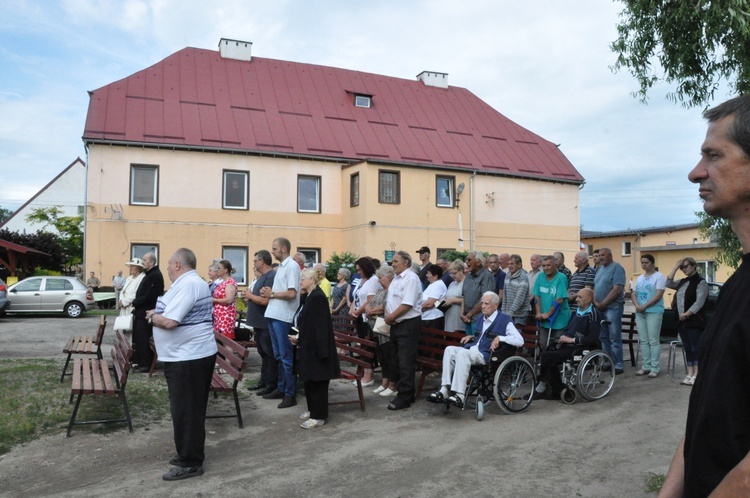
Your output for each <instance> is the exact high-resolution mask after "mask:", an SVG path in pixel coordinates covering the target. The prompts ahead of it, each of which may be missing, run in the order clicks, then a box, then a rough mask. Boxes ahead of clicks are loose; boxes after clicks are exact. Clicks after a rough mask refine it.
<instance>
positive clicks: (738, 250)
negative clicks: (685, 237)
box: [695, 211, 742, 269]
mask: <svg viewBox="0 0 750 498" xmlns="http://www.w3.org/2000/svg"><path fill="white" fill-rule="evenodd" d="M695 215H696V216H697V217H698V223H699V224H698V233H700V235H701V237H703V238H706V239H708V240H710V241H715V242H716V245H717V248H716V255H715V257H716V262H717V263H718V264H720V265H727V266H729V267H731V268H734V269H737V267H738V266H739V265H740V262H741V261H742V246H741V245H740V240H739V239H738V238H737V235H735V233H734V232H733V231H732V225H731V224H730V223H729V220H726V219H724V218H716V217H715V216H711V215H709V214H706V213H705V212H703V211H697V212H696V213H695Z"/></svg>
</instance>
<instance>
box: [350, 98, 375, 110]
mask: <svg viewBox="0 0 750 498" xmlns="http://www.w3.org/2000/svg"><path fill="white" fill-rule="evenodd" d="M354 105H355V106H356V107H366V108H368V109H369V108H370V107H372V97H371V96H369V95H355V96H354Z"/></svg>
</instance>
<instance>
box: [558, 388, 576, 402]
mask: <svg viewBox="0 0 750 498" xmlns="http://www.w3.org/2000/svg"><path fill="white" fill-rule="evenodd" d="M560 399H561V400H562V402H563V403H565V404H566V405H572V404H573V403H575V402H576V399H578V393H577V392H576V390H575V389H563V390H562V392H561V393H560Z"/></svg>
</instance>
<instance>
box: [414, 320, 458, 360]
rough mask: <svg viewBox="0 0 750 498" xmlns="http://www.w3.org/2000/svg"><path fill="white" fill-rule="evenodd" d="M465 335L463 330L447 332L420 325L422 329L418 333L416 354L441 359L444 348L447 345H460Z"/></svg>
mask: <svg viewBox="0 0 750 498" xmlns="http://www.w3.org/2000/svg"><path fill="white" fill-rule="evenodd" d="M465 336H466V334H464V333H463V332H448V331H445V330H438V329H431V328H427V327H422V331H421V332H420V333H419V346H418V349H417V351H418V352H417V354H418V355H419V356H427V357H430V358H435V359H441V358H442V357H443V353H444V352H445V348H447V347H448V346H460V345H461V338H462V337H465Z"/></svg>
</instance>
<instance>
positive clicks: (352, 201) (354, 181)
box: [349, 173, 359, 207]
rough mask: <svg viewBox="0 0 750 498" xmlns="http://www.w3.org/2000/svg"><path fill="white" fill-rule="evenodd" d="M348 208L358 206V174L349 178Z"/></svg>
mask: <svg viewBox="0 0 750 498" xmlns="http://www.w3.org/2000/svg"><path fill="white" fill-rule="evenodd" d="M349 206H351V207H354V206H359V173H354V174H353V175H352V176H350V177H349Z"/></svg>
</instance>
